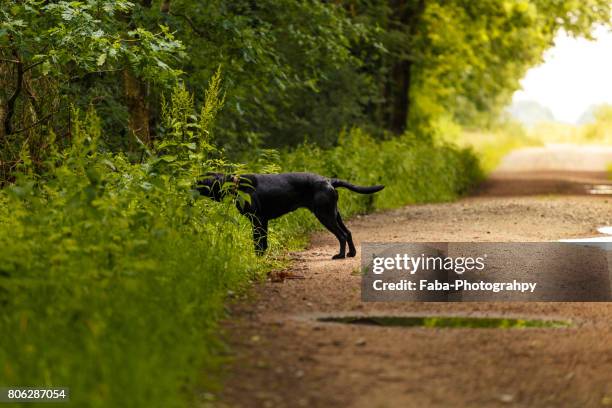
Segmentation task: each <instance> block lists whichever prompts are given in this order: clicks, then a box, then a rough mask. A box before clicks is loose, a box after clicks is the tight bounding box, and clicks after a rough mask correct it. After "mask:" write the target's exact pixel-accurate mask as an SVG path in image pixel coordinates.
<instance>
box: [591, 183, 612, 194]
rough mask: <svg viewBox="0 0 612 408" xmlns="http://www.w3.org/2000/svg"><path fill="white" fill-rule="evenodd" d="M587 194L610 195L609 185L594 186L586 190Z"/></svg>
mask: <svg viewBox="0 0 612 408" xmlns="http://www.w3.org/2000/svg"><path fill="white" fill-rule="evenodd" d="M586 190H587V193H589V194H595V195H612V185H611V184H595V185H593V186H591V187H587V188H586Z"/></svg>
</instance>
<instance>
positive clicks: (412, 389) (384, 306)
mask: <svg viewBox="0 0 612 408" xmlns="http://www.w3.org/2000/svg"><path fill="white" fill-rule="evenodd" d="M549 153H550V151H547V150H546V149H544V150H543V151H542V152H541V154H544V155H547V154H549ZM575 153H576V150H575V149H573V150H572V154H575ZM514 154H515V157H518V158H519V159H520V160H519V159H516V161H515V162H516V163H520V161H521V160H522V159H523V158H524V157H523V156H521V154H520V152H519V153H518V156H516V154H517V153H514ZM525 154H528V155H531V154H532V152H529V153H525ZM585 155H586V156H585ZM588 155H589V153H587V152H584V155H580V154H578V156H577V157H579V158H580V160H587V161H588V160H589V156H588ZM610 161H612V157H611V160H610ZM528 162H529V163H531V162H532V161H528ZM561 162H563V159H561ZM502 167H503V166H502ZM559 167H561V168H559V169H556V168H546V169H543V168H538V167H535V168H530V169H529V170H528V171H527V172H526V171H524V170H523V165H520V166H518V167H516V168H513V167H512V165H506V167H503V171H502V172H498V173H495V174H493V176H492V177H491V179H490V180H489V182H488V183H486V184H485V185H484V186H483V187H482V189H481V190H480V191H479V194H478V195H476V196H474V197H470V198H466V199H463V200H460V201H458V202H455V203H450V204H430V205H415V206H408V207H405V208H401V209H398V210H394V211H388V212H384V213H378V214H373V215H369V216H366V217H358V218H355V219H353V220H351V222H349V225H348V226H349V228H350V229H351V230H352V231H353V236H354V237H355V241H356V242H362V241H381V242H410V241H539V240H556V239H560V238H571V237H584V236H594V235H597V232H596V228H597V227H599V226H602V225H612V197H611V196H609V195H606V194H595V195H587V194H586V193H587V192H588V191H589V187H588V186H587V184H595V185H606V184H609V183H608V182H607V181H606V180H605V178H603V177H599V176H597V177H595V178H593V174H592V173H593V172H602V171H603V169H600V168H596V169H594V170H593V169H586V170H585V169H575V168H567V167H571V166H565V167H563V166H559ZM543 172H544V173H543ZM546 172H549V173H546ZM550 172H553V173H554V174H555V175H554V177H552V179H553V180H555V182H553V183H549V182H546V181H544V182H543V181H542V180H550V179H551V177H550V174H551V173H550ZM584 172H588V174H585V173H584ZM564 174H565V175H564ZM602 174H603V173H602ZM568 177H569V178H568ZM568 179H569V180H570V184H565V185H566V186H567V185H571V188H565V189H564V188H563V187H562V186H563V185H564V184H563V182H567V181H568ZM581 180H582V181H581ZM584 180H586V181H587V182H588V183H585V182H584ZM556 181H560V182H561V184H559V183H557V182H556ZM575 182H576V183H578V187H577V186H576V185H575ZM580 183H582V184H580ZM508 184H511V185H512V186H513V187H511V188H510V187H508ZM534 186H535V187H534ZM551 186H552V188H553V190H552V191H551V190H550V189H551ZM536 193H539V194H540V195H533V194H536ZM550 193H555V195H550ZM565 193H571V194H572V195H564V194H565ZM578 193H580V194H582V195H575V194H578ZM525 194H527V196H526V195H525ZM336 246H337V244H336V242H335V239H334V238H333V237H332V236H331V234H328V233H323V232H322V233H318V234H315V235H314V236H313V238H312V243H311V245H310V248H309V249H308V250H306V251H304V252H301V253H298V254H295V256H294V258H295V262H294V264H293V266H292V270H291V272H292V273H294V274H298V275H302V276H303V277H304V279H300V280H285V281H284V282H282V283H272V282H267V283H265V284H261V285H259V286H258V287H257V288H256V290H255V294H254V296H253V299H252V300H251V301H248V302H241V303H239V304H236V305H235V306H234V316H233V318H232V320H231V321H229V322H227V323H226V325H225V326H226V328H227V329H228V333H229V337H230V340H231V343H232V346H233V350H234V352H235V360H234V363H233V364H232V365H231V367H230V368H229V371H228V377H227V381H226V385H225V390H224V392H223V394H222V395H220V396H219V398H220V399H219V401H218V403H217V404H218V405H219V406H224V407H225V406H229V407H300V406H304V407H367V408H377V407H381V408H382V407H483V406H484V407H497V406H500V407H501V406H503V407H512V406H516V407H525V406H534V407H602V406H612V303H598V304H596V303H399V302H398V303H363V302H361V300H360V276H359V274H358V273H357V271H358V267H359V258H358V257H357V258H355V259H347V260H340V261H332V260H330V259H329V257H330V256H331V255H332V254H333V253H335V250H336ZM347 313H350V314H356V313H358V314H379V315H380V314H385V315H415V314H418V315H445V316H495V317H498V316H506V317H535V318H540V317H544V318H558V319H569V320H571V321H572V322H574V325H573V326H572V327H570V328H564V329H544V328H539V329H526V330H518V329H513V330H508V329H427V328H392V327H387V328H385V327H371V326H359V325H342V324H334V323H321V322H317V320H316V318H317V317H320V316H327V315H334V314H339V315H341V314H347Z"/></svg>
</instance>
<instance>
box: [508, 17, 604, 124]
mask: <svg viewBox="0 0 612 408" xmlns="http://www.w3.org/2000/svg"><path fill="white" fill-rule="evenodd" d="M594 36H595V38H596V41H587V40H585V39H584V38H578V39H576V38H572V37H568V36H567V35H566V34H565V33H560V34H559V35H558V36H557V38H556V39H555V46H554V47H553V48H551V49H549V50H548V51H547V52H546V54H545V55H544V63H542V64H541V65H539V66H537V67H534V68H532V69H530V70H529V71H528V72H527V75H526V76H525V78H523V80H522V81H521V85H522V87H523V90H520V91H517V92H516V93H515V94H514V100H515V101H522V100H534V101H536V102H538V103H540V104H541V105H544V106H545V107H548V108H549V109H550V110H551V111H552V113H553V115H554V116H555V118H556V119H557V120H559V121H561V122H570V123H575V122H576V121H577V120H578V119H579V118H580V116H581V115H582V113H583V112H584V111H585V110H586V109H588V108H589V107H590V106H591V105H598V104H601V103H611V104H612V33H610V32H609V31H608V30H607V29H605V28H603V27H599V28H597V29H596V30H595V32H594Z"/></svg>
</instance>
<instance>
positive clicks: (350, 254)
mask: <svg viewBox="0 0 612 408" xmlns="http://www.w3.org/2000/svg"><path fill="white" fill-rule="evenodd" d="M355 255H357V251H355V252H351V251H349V253H348V254H346V256H348V257H349V258H353V257H355Z"/></svg>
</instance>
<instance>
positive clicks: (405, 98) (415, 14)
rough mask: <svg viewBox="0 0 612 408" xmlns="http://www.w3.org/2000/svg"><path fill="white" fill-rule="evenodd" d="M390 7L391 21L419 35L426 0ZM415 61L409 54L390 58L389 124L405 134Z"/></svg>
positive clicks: (406, 0)
mask: <svg viewBox="0 0 612 408" xmlns="http://www.w3.org/2000/svg"><path fill="white" fill-rule="evenodd" d="M391 8H392V10H393V16H391V17H390V18H391V20H393V21H394V22H395V23H396V24H398V25H399V26H400V27H402V28H403V31H404V32H405V33H407V34H408V36H409V38H410V40H412V38H414V37H415V36H416V35H417V32H418V23H419V19H420V17H421V15H422V14H423V11H424V9H425V1H424V0H395V1H392V2H391ZM400 51H401V50H400ZM397 53H398V54H405V53H402V52H397ZM413 63H414V61H413V60H411V59H410V57H401V58H397V59H395V60H392V61H390V67H389V78H388V80H387V86H386V87H385V99H386V105H387V108H386V122H387V123H386V127H387V129H389V130H391V131H392V132H393V133H395V134H402V133H404V132H405V130H406V126H407V124H408V113H409V111H410V88H411V85H412V83H411V82H412V68H413Z"/></svg>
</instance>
